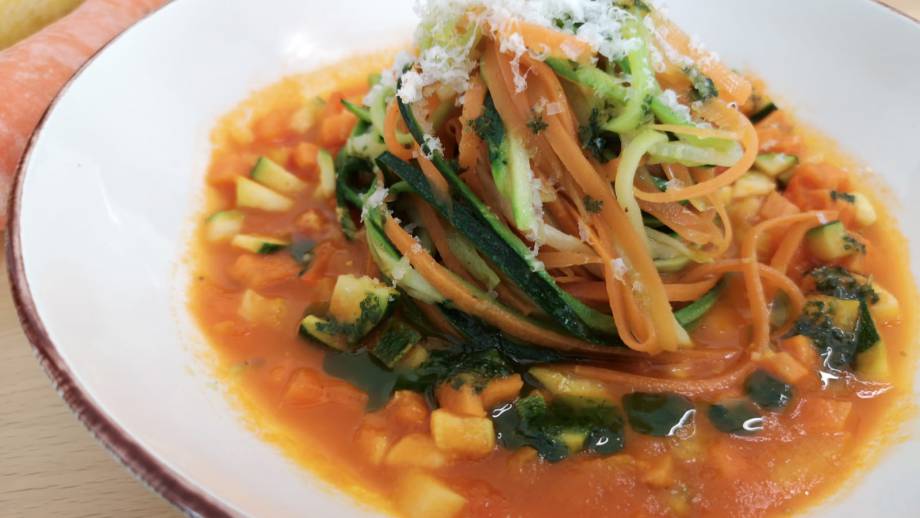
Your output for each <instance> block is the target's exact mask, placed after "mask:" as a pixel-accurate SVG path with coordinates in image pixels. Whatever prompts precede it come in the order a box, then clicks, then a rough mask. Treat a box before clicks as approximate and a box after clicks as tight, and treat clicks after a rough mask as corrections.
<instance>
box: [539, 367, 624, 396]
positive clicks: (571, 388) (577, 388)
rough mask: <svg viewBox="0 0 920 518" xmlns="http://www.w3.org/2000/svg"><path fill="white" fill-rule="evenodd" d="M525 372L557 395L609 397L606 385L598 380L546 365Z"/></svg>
mask: <svg viewBox="0 0 920 518" xmlns="http://www.w3.org/2000/svg"><path fill="white" fill-rule="evenodd" d="M527 373H528V374H530V375H531V376H533V377H534V378H535V379H536V380H537V381H539V382H540V384H541V385H543V386H544V387H545V388H546V390H548V391H550V392H552V393H553V394H555V395H557V396H573V397H583V398H591V399H608V400H609V399H610V393H609V392H608V391H607V387H605V386H604V384H603V383H601V382H599V381H595V380H592V379H587V378H577V377H575V376H571V375H569V374H563V373H561V372H558V371H555V370H553V369H548V368H546V367H532V368H531V369H530V370H529V371H527Z"/></svg>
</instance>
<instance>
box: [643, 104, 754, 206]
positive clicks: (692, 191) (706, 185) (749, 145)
mask: <svg viewBox="0 0 920 518" xmlns="http://www.w3.org/2000/svg"><path fill="white" fill-rule="evenodd" d="M700 113H701V115H703V117H704V118H706V119H708V120H709V121H710V122H713V123H716V124H725V125H730V126H734V127H735V128H736V129H737V131H738V132H739V133H740V134H741V145H742V147H743V148H744V154H743V155H742V156H741V159H740V160H738V163H736V164H735V165H733V166H731V167H729V168H728V169H726V170H725V171H723V172H722V173H721V174H719V175H718V176H716V177H715V178H713V179H711V180H707V181H705V182H702V183H698V184H696V185H693V186H690V187H684V188H681V189H673V190H672V189H669V190H668V191H666V192H660V193H659V192H645V191H640V190H636V198H639V199H640V200H644V201H650V202H657V203H665V202H669V201H682V200H687V199H690V198H696V197H699V196H704V195H707V194H712V193H714V192H715V191H717V190H719V189H721V188H722V187H727V186H729V185H731V184H733V183H735V180H737V179H739V178H741V175H743V174H744V173H746V172H748V170H749V169H750V168H751V166H752V165H753V164H754V159H755V158H757V151H758V140H757V131H755V130H754V126H753V125H752V124H751V121H749V120H748V118H747V117H745V116H744V115H743V114H742V113H741V112H739V111H738V110H736V109H734V108H731V107H730V106H729V105H728V104H726V103H725V102H724V101H722V100H721V99H711V100H710V101H708V102H707V103H706V104H704V105H703V107H702V108H701V109H700Z"/></svg>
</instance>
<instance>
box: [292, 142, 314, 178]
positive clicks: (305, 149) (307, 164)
mask: <svg viewBox="0 0 920 518" xmlns="http://www.w3.org/2000/svg"><path fill="white" fill-rule="evenodd" d="M317 153H319V146H317V145H316V144H313V143H312V142H301V143H300V144H297V146H296V147H295V148H294V156H293V158H294V165H296V166H297V167H299V168H301V169H306V170H310V171H312V170H314V169H315V168H316V156H317Z"/></svg>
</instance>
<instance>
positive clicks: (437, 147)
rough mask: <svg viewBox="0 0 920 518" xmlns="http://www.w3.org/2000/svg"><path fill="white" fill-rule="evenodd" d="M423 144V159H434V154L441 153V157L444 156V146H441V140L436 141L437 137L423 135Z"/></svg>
mask: <svg viewBox="0 0 920 518" xmlns="http://www.w3.org/2000/svg"><path fill="white" fill-rule="evenodd" d="M424 143H425V145H424V146H422V147H423V151H425V150H427V151H425V157H426V158H428V159H429V160H430V159H432V158H434V154H435V153H436V152H437V153H441V154H442V155H443V154H444V145H443V144H441V140H440V139H438V137H434V136H431V135H425V140H424Z"/></svg>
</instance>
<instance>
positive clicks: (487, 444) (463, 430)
mask: <svg viewBox="0 0 920 518" xmlns="http://www.w3.org/2000/svg"><path fill="white" fill-rule="evenodd" d="M431 436H432V437H433V438H434V443H435V444H436V445H437V446H438V449H440V450H441V451H445V452H448V453H452V454H454V455H459V456H462V457H466V458H473V459H478V458H482V457H485V456H486V455H488V454H490V453H492V450H494V449H495V427H494V425H493V424H492V420H491V419H489V418H488V417H475V416H466V415H457V414H454V413H452V412H450V411H447V410H444V409H443V408H439V409H437V410H435V411H434V412H432V413H431Z"/></svg>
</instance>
